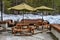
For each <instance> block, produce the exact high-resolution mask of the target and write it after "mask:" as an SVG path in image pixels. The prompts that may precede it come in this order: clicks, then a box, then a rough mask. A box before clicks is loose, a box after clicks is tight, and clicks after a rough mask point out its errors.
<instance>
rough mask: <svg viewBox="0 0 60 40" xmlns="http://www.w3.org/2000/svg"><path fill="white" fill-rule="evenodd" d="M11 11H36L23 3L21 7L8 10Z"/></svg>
mask: <svg viewBox="0 0 60 40" xmlns="http://www.w3.org/2000/svg"><path fill="white" fill-rule="evenodd" d="M11 9H14V10H29V11H34V10H35V9H34V8H33V7H31V6H29V5H27V4H26V3H22V4H20V5H17V6H14V7H11V8H8V10H11Z"/></svg>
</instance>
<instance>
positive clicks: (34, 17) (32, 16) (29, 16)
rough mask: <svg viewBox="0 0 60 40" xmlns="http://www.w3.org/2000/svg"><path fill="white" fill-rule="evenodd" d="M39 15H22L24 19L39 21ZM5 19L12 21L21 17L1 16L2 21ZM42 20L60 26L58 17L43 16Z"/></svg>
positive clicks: (21, 17) (59, 17)
mask: <svg viewBox="0 0 60 40" xmlns="http://www.w3.org/2000/svg"><path fill="white" fill-rule="evenodd" d="M0 18H1V13H0ZM41 18H42V16H41V15H33V14H24V19H41ZM7 19H12V20H15V21H17V20H20V21H21V19H23V15H11V14H10V15H8V14H3V20H7ZM43 19H44V20H47V21H49V22H50V23H51V24H53V23H54V24H60V15H55V16H52V15H48V16H43Z"/></svg>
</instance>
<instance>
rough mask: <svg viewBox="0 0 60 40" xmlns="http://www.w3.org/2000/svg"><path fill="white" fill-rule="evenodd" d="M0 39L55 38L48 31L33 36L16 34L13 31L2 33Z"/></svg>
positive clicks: (33, 39)
mask: <svg viewBox="0 0 60 40" xmlns="http://www.w3.org/2000/svg"><path fill="white" fill-rule="evenodd" d="M0 40H53V39H52V38H51V36H50V35H49V34H47V33H46V32H44V33H39V34H36V35H32V36H14V35H13V34H11V33H8V32H3V33H2V34H0Z"/></svg>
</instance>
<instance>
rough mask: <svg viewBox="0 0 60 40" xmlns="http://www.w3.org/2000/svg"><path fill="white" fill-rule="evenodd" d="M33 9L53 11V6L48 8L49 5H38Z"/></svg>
mask: <svg viewBox="0 0 60 40" xmlns="http://www.w3.org/2000/svg"><path fill="white" fill-rule="evenodd" d="M35 10H40V11H53V10H54V9H53V8H49V7H46V6H40V7H37V8H35Z"/></svg>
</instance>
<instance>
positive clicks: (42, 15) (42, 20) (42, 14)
mask: <svg viewBox="0 0 60 40" xmlns="http://www.w3.org/2000/svg"><path fill="white" fill-rule="evenodd" d="M42 30H43V12H42Z"/></svg>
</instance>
